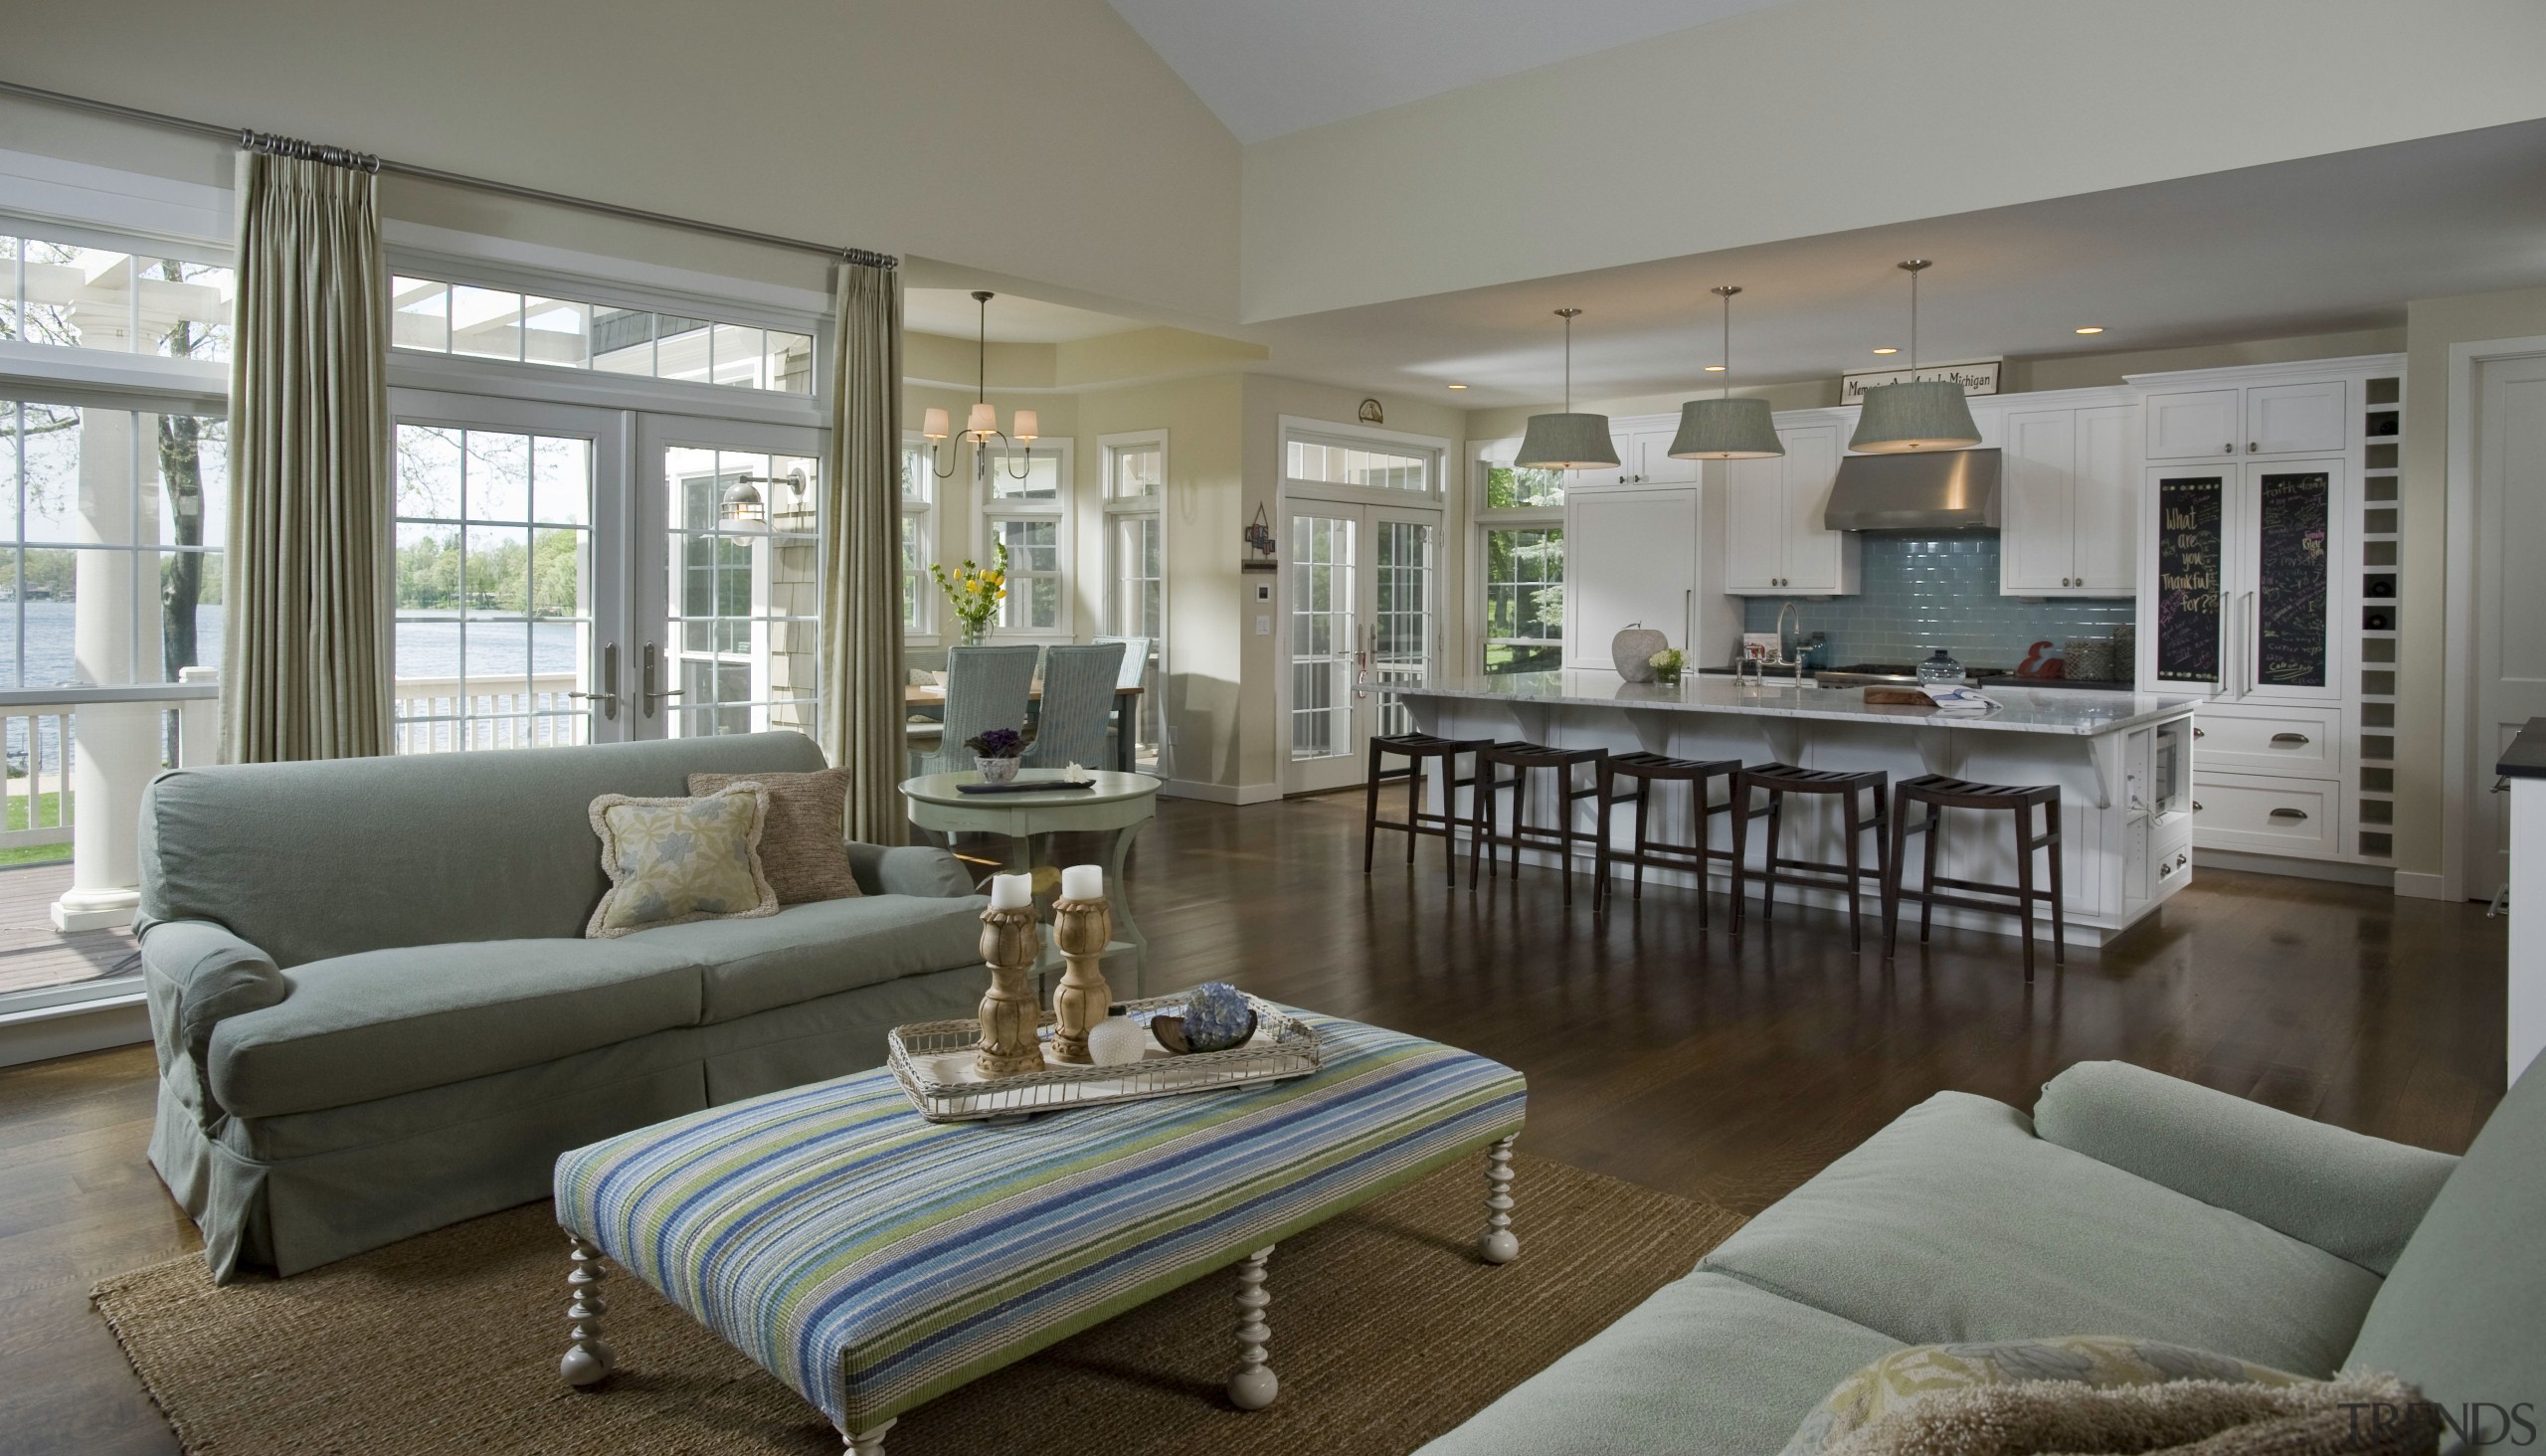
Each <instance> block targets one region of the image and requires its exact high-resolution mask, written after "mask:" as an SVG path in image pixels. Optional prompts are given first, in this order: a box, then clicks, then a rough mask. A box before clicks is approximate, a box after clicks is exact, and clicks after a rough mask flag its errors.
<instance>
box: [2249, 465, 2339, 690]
mask: <svg viewBox="0 0 2546 1456" xmlns="http://www.w3.org/2000/svg"><path fill="white" fill-rule="evenodd" d="M2261 496H2262V498H2261V501H2260V502H2259V504H2260V506H2261V512H2262V520H2263V529H2262V531H2261V533H2260V536H2261V539H2260V541H2259V543H2258V545H2259V548H2260V553H2261V560H2260V561H2259V562H2258V563H2257V568H2256V581H2255V596H2256V619H2257V620H2256V624H2255V637H2256V641H2255V676H2256V679H2257V680H2258V681H2260V682H2270V683H2279V684H2281V685H2282V686H2285V687H2323V686H2324V685H2325V598H2326V593H2325V582H2326V577H2327V572H2328V570H2329V565H2330V564H2329V563H2328V561H2327V560H2326V553H2325V534H2326V528H2327V527H2328V526H2329V525H2330V524H2331V518H2332V513H2333V487H2332V483H2331V481H2330V480H2329V479H2328V478H2327V477H2326V475H2325V473H2324V472H2323V471H2322V470H2310V471H2302V472H2296V473H2291V474H2282V475H2266V476H2264V478H2263V488H2262V491H2261Z"/></svg>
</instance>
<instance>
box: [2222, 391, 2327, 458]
mask: <svg viewBox="0 0 2546 1456" xmlns="http://www.w3.org/2000/svg"><path fill="white" fill-rule="evenodd" d="M2343 438H2344V431H2343V382H2342V381H2341V380H2339V379H2329V380H2311V381H2309V382H2307V383H2304V384H2264V385H2254V386H2251V387H2249V388H2248V389H2247V390H2246V454H2248V455H2322V454H2325V453H2327V452H2329V451H2338V450H2341V449H2342V448H2343Z"/></svg>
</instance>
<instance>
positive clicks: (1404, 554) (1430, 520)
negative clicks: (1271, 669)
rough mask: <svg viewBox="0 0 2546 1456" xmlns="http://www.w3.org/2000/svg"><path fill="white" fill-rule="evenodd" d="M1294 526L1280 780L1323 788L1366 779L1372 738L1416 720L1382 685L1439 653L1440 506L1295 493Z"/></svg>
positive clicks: (1304, 788)
mask: <svg viewBox="0 0 2546 1456" xmlns="http://www.w3.org/2000/svg"><path fill="white" fill-rule="evenodd" d="M1288 525H1289V528H1290V537H1291V561H1290V564H1289V566H1288V568H1287V569H1286V571H1285V573H1284V580H1283V597H1284V601H1283V629H1284V641H1285V643H1286V645H1287V648H1288V652H1289V659H1290V660H1289V666H1288V670H1287V672H1286V674H1285V682H1286V684H1287V686H1288V688H1289V696H1288V703H1287V707H1286V712H1285V718H1286V721H1287V726H1288V730H1289V731H1288V734H1287V738H1286V740H1285V748H1286V751H1287V753H1288V759H1287V761H1286V764H1285V778H1284V783H1283V786H1282V787H1283V791H1284V792H1285V793H1289V794H1317V793H1323V792H1326V791H1328V790H1334V789H1342V788H1345V787H1348V786H1350V785H1354V784H1359V783H1361V782H1362V781H1363V779H1364V775H1365V774H1366V773H1367V772H1368V765H1367V763H1366V761H1365V759H1364V753H1365V752H1366V745H1367V743H1368V741H1369V739H1370V738H1371V737H1372V736H1373V735H1375V734H1382V733H1401V732H1404V731H1405V730H1406V728H1407V727H1408V726H1409V725H1408V722H1407V719H1406V712H1405V708H1404V705H1403V704H1402V703H1401V702H1400V701H1399V700H1398V699H1397V698H1396V696H1395V695H1394V694H1393V693H1390V692H1389V691H1388V690H1387V685H1388V684H1389V683H1391V682H1405V681H1415V680H1419V679H1421V678H1423V677H1425V676H1427V675H1429V674H1430V673H1431V672H1432V671H1433V669H1434V667H1435V665H1436V664H1437V663H1438V661H1439V659H1440V626H1441V624H1440V617H1441V610H1440V609H1441V513H1440V512H1439V511H1437V510H1423V509H1408V508H1406V507H1404V506H1382V505H1366V504H1357V503H1351V502H1344V501H1332V500H1315V499H1294V500H1293V501H1292V502H1291V506H1290V519H1289V522H1288Z"/></svg>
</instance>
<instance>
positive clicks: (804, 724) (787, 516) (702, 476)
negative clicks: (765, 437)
mask: <svg viewBox="0 0 2546 1456" xmlns="http://www.w3.org/2000/svg"><path fill="white" fill-rule="evenodd" d="M819 467H820V466H819V462H818V461H817V460H815V459H813V458H811V457H809V456H802V455H779V454H762V453H758V452H751V451H735V450H709V449H703V448H698V447H692V446H681V445H675V446H672V447H671V448H669V449H668V450H666V451H665V452H664V454H663V472H664V477H665V479H666V480H667V482H668V483H669V486H670V490H671V498H670V500H669V502H668V504H669V513H670V522H671V543H670V546H671V551H670V557H671V584H670V602H671V628H670V630H671V634H672V642H673V645H672V654H673V659H674V661H675V663H676V664H677V668H678V671H677V677H678V681H677V682H676V683H675V684H674V686H675V687H677V688H678V690H679V692H680V697H679V699H678V701H679V708H678V710H677V711H676V712H675V713H674V714H673V717H672V728H673V731H674V732H675V733H677V734H678V735H679V736H681V737H684V738H687V737H704V736H707V735H711V734H719V733H757V732H760V731H763V730H765V729H771V728H793V729H796V730H798V731H800V732H805V733H812V732H815V731H816V730H817V727H818V709H819V690H820V680H821V679H820V665H821V618H820V609H821V535H820V524H819V512H820V503H821V494H822V493H821V489H820V476H819V475H818V473H817V472H818V469H819ZM743 484H747V485H751V486H753V487H754V488H756V489H758V490H759V491H760V492H761V493H762V496H763V498H764V500H765V501H766V504H767V509H768V521H767V523H766V525H765V526H764V525H759V524H757V523H752V522H746V521H737V520H734V519H731V518H728V517H727V515H726V514H725V512H724V510H723V501H724V499H725V496H726V493H727V492H728V491H730V490H732V489H733V488H734V487H735V486H736V485H743Z"/></svg>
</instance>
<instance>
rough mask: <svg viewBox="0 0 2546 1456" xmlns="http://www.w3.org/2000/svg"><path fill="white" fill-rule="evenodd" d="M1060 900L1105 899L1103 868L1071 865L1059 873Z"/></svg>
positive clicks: (1099, 866) (1090, 865) (1091, 865)
mask: <svg viewBox="0 0 2546 1456" xmlns="http://www.w3.org/2000/svg"><path fill="white" fill-rule="evenodd" d="M1061 898H1062V899H1064V900H1102V899H1104V898H1105V868H1104V866H1102V865H1097V864H1073V865H1070V866H1068V867H1066V868H1064V869H1063V870H1062V871H1061Z"/></svg>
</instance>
